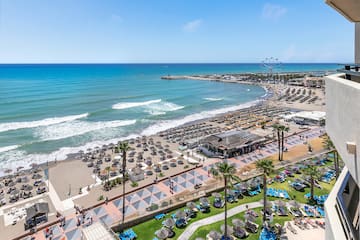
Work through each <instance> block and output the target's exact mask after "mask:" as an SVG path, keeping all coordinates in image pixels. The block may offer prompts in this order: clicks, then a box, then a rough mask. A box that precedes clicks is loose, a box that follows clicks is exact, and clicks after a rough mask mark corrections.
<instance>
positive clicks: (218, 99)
mask: <svg viewBox="0 0 360 240" xmlns="http://www.w3.org/2000/svg"><path fill="white" fill-rule="evenodd" d="M204 100H206V101H221V100H224V99H223V98H211V97H209V98H204Z"/></svg>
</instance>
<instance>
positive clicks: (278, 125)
mask: <svg viewBox="0 0 360 240" xmlns="http://www.w3.org/2000/svg"><path fill="white" fill-rule="evenodd" d="M280 126H281V125H280V124H273V125H272V128H273V129H274V130H275V131H276V133H277V140H278V153H279V154H278V160H279V161H281V138H280Z"/></svg>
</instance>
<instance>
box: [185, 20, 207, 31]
mask: <svg viewBox="0 0 360 240" xmlns="http://www.w3.org/2000/svg"><path fill="white" fill-rule="evenodd" d="M202 22H203V21H202V19H196V20H193V21H190V22H187V23H185V24H184V26H183V30H184V31H185V32H196V31H197V30H198V29H199V27H200V26H201V24H202Z"/></svg>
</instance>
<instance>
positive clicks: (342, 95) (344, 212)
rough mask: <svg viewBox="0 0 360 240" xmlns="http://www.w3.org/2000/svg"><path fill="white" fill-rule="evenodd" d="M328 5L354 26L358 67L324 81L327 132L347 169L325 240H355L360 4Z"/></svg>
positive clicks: (330, 204)
mask: <svg viewBox="0 0 360 240" xmlns="http://www.w3.org/2000/svg"><path fill="white" fill-rule="evenodd" d="M326 3H327V4H329V5H330V6H331V7H333V8H334V9H335V10H337V11H338V12H339V13H341V14H342V15H343V16H344V17H345V18H347V19H348V20H349V21H350V22H354V23H355V24H354V25H355V64H352V65H348V66H345V68H344V69H342V70H340V72H341V73H339V74H334V75H331V76H328V77H326V79H325V86H326V87H325V89H326V96H325V99H326V131H327V133H328V134H329V136H330V138H331V139H332V141H333V142H334V144H335V147H336V149H337V150H338V152H339V154H340V156H341V158H342V159H343V161H344V163H345V165H346V166H345V168H344V170H343V171H342V173H341V175H340V177H339V179H338V181H337V182H336V184H335V186H334V188H333V190H332V191H331V193H330V195H329V198H328V200H327V201H326V203H325V211H326V238H325V239H326V240H335V239H336V240H342V239H352V240H355V239H359V236H360V234H359V212H360V205H359V194H360V193H359V184H360V177H359V174H360V163H359V160H358V158H357V156H360V72H359V66H360V0H326ZM334 30H335V32H336V29H334Z"/></svg>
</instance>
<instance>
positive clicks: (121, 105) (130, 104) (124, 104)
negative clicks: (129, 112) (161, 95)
mask: <svg viewBox="0 0 360 240" xmlns="http://www.w3.org/2000/svg"><path fill="white" fill-rule="evenodd" d="M159 102H161V99H156V100H150V101H146V102H122V103H117V104H114V105H113V106H112V108H113V109H116V110H121V109H127V108H133V107H142V106H146V105H150V104H153V103H159Z"/></svg>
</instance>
